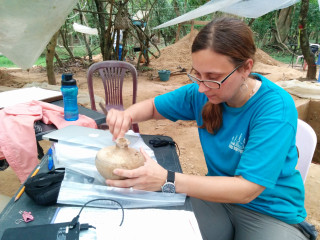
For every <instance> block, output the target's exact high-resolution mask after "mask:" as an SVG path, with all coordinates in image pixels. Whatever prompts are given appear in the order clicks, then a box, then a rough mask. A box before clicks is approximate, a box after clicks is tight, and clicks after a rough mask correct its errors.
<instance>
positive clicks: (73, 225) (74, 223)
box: [69, 198, 124, 229]
mask: <svg viewBox="0 0 320 240" xmlns="http://www.w3.org/2000/svg"><path fill="white" fill-rule="evenodd" d="M104 200H106V201H112V202H115V203H117V204H118V205H119V206H120V208H121V210H122V219H121V222H120V225H119V226H121V225H122V223H123V220H124V209H123V207H122V205H121V203H119V202H118V201H116V200H113V199H109V198H96V199H93V200H90V201H88V202H86V203H85V204H84V205H83V206H82V207H81V209H80V211H79V213H78V215H77V216H75V217H74V218H73V219H72V221H71V222H70V225H69V227H70V228H71V229H72V228H74V227H75V226H76V225H77V223H78V222H79V217H80V214H81V212H82V210H83V209H84V208H85V207H86V206H87V205H88V204H89V203H91V202H95V201H104ZM88 226H90V227H93V226H91V225H88ZM93 228H94V227H93Z"/></svg>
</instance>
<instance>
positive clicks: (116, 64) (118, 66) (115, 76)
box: [87, 61, 139, 132]
mask: <svg viewBox="0 0 320 240" xmlns="http://www.w3.org/2000/svg"><path fill="white" fill-rule="evenodd" d="M95 72H97V73H99V75H100V78H101V80H102V83H103V87H104V93H105V107H106V110H107V111H109V110H110V109H111V108H116V109H118V110H124V107H123V98H122V87H123V80H124V78H125V74H126V72H130V73H131V76H132V82H133V94H132V104H134V103H136V100H137V85H138V83H137V76H138V74H137V70H136V68H135V67H134V66H133V65H132V64H130V63H128V62H123V61H103V62H98V63H94V64H92V65H91V66H90V67H89V69H88V73H87V80H88V90H89V96H90V102H91V109H92V110H95V111H97V106H96V103H95V96H94V88H93V74H94V73H95ZM133 130H134V131H135V132H139V128H138V125H137V124H134V126H133Z"/></svg>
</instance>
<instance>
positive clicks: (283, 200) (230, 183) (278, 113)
mask: <svg viewBox="0 0 320 240" xmlns="http://www.w3.org/2000/svg"><path fill="white" fill-rule="evenodd" d="M255 51H256V48H255V45H254V41H253V34H252V32H251V30H250V28H249V27H248V26H247V25H246V24H244V23H243V22H242V21H240V20H236V19H229V18H223V19H217V20H214V21H212V22H211V23H209V24H208V25H206V26H205V27H204V28H203V29H202V30H201V31H200V32H199V34H198V35H197V37H196V38H195V40H194V42H193V45H192V71H191V72H190V74H188V76H189V78H190V79H191V80H192V81H193V82H194V83H191V84H188V85H186V86H183V87H181V88H179V89H177V90H175V91H173V92H169V93H167V94H164V95H161V96H158V97H156V98H154V99H150V100H146V101H143V102H140V103H138V104H136V105H133V106H131V107H130V108H128V109H127V110H126V111H124V112H119V111H116V110H112V111H110V112H109V114H108V117H107V123H108V125H109V126H110V131H111V133H112V134H113V136H114V138H117V137H119V136H123V135H124V134H125V132H126V131H127V130H128V129H129V127H130V124H131V122H141V121H146V120H149V119H165V118H167V119H170V120H172V121H176V120H196V121H197V124H198V126H199V137H200V141H201V145H202V149H203V152H204V156H205V159H206V164H207V167H208V174H207V176H193V175H187V174H182V173H175V174H172V173H170V172H167V171H166V170H165V169H163V168H162V167H161V166H159V165H158V164H157V163H156V162H155V161H153V160H151V159H150V158H149V157H148V156H147V155H146V154H145V152H143V150H142V153H143V154H144V156H145V159H146V163H145V165H144V166H143V167H140V168H138V169H135V170H123V169H116V170H115V171H114V173H115V174H117V175H120V176H124V177H126V178H127V179H126V180H118V181H116V180H107V181H106V182H107V184H108V185H111V186H116V187H133V188H136V189H144V190H149V191H157V190H161V187H165V186H167V185H168V184H166V183H168V182H170V181H171V182H174V183H175V186H173V187H172V188H171V189H169V190H166V191H176V192H178V193H186V194H187V195H188V196H190V197H192V206H193V208H194V212H195V214H196V217H197V220H198V223H199V226H200V230H201V233H202V236H203V238H204V239H215V240H216V239H223V240H225V239H259V240H260V239H281V240H282V239H306V238H305V236H304V235H303V234H302V233H301V231H300V230H299V227H298V225H297V224H298V223H300V222H302V221H303V220H304V219H305V217H306V211H305V209H304V186H303V182H302V179H301V176H300V173H299V171H297V170H296V169H295V166H296V164H297V158H298V156H297V150H296V146H295V135H296V128H297V111H296V108H295V105H294V101H293V100H292V98H291V96H290V95H289V94H288V93H287V92H285V91H284V90H283V89H281V88H280V87H278V86H277V85H275V84H274V83H272V82H271V81H269V80H268V79H266V78H265V77H263V76H261V75H259V74H251V70H252V67H253V63H254V55H255ZM167 177H168V178H167ZM162 189H163V188H162Z"/></svg>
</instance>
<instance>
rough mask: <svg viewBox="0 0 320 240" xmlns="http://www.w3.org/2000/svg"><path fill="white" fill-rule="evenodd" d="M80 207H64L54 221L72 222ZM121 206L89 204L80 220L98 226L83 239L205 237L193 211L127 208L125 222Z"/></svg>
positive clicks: (116, 239) (82, 237) (83, 235)
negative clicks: (202, 235)
mask: <svg viewBox="0 0 320 240" xmlns="http://www.w3.org/2000/svg"><path fill="white" fill-rule="evenodd" d="M79 211H80V208H74V207H63V208H61V209H60V210H59V211H58V212H57V215H56V218H55V219H54V221H53V222H54V223H60V222H67V221H71V220H72V218H74V217H75V216H76V215H77V214H78V213H79ZM121 218H122V211H121V209H117V210H111V209H102V208H91V207H86V208H84V209H83V211H82V212H81V214H80V219H79V221H80V223H89V224H90V225H93V226H95V227H96V229H95V230H94V229H90V230H89V231H82V232H80V239H86V240H88V239H97V240H100V239H101V240H104V239H110V240H128V239H130V240H150V239H152V240H158V239H159V240H160V239H161V240H164V239H165V240H178V239H183V240H197V239H202V237H201V233H200V230H199V226H198V223H197V220H196V218H195V216H194V213H193V212H190V211H184V210H163V209H125V210H124V221H123V224H122V226H119V224H120V222H121Z"/></svg>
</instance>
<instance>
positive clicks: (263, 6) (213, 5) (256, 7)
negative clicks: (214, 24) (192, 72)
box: [153, 0, 320, 29]
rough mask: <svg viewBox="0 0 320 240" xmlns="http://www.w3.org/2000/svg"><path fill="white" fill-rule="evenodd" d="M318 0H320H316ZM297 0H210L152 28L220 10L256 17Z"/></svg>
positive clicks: (162, 26)
mask: <svg viewBox="0 0 320 240" xmlns="http://www.w3.org/2000/svg"><path fill="white" fill-rule="evenodd" d="M318 1H320V0H318ZM297 2H299V0H280V1H279V0H211V1H210V2H207V3H206V4H204V5H202V6H201V7H199V8H197V9H195V10H192V11H190V12H188V13H186V14H184V15H181V16H179V17H177V18H174V19H172V20H170V21H168V22H166V23H163V24H161V25H159V26H157V27H155V28H153V29H159V28H164V27H169V26H172V25H175V24H178V23H182V22H186V21H189V20H192V19H196V18H199V17H202V16H204V15H207V14H210V13H213V12H216V11H220V12H225V13H230V14H234V15H238V16H241V17H247V18H257V17H260V16H262V15H264V14H266V13H268V12H272V11H274V10H278V9H282V8H286V7H289V6H291V5H293V4H296V3H297Z"/></svg>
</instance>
